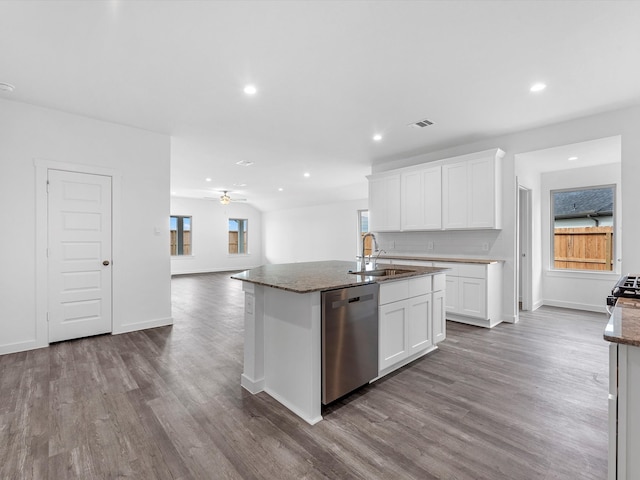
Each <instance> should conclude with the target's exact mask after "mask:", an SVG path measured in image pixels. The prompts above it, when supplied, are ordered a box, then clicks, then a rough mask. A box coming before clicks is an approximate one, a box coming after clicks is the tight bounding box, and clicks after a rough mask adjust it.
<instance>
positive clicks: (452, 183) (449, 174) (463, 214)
mask: <svg viewBox="0 0 640 480" xmlns="http://www.w3.org/2000/svg"><path fill="white" fill-rule="evenodd" d="M467 188H468V186H467V162H460V163H452V164H449V165H443V166H442V227H443V228H445V229H446V228H451V229H455V228H467V203H468V200H467V199H468V197H467Z"/></svg>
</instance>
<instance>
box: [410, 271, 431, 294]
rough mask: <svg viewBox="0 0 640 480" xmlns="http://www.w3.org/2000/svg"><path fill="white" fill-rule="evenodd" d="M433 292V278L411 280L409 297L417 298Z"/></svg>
mask: <svg viewBox="0 0 640 480" xmlns="http://www.w3.org/2000/svg"><path fill="white" fill-rule="evenodd" d="M430 292H431V276H430V275H425V276H424V277H415V278H409V297H417V296H418V295H425V294H427V293H430Z"/></svg>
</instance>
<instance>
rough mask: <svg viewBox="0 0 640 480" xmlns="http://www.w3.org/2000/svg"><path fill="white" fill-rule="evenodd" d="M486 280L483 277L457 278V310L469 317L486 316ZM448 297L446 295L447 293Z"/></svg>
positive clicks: (484, 317)
mask: <svg viewBox="0 0 640 480" xmlns="http://www.w3.org/2000/svg"><path fill="white" fill-rule="evenodd" d="M486 284H487V282H486V280H485V279H483V278H468V277H459V278H458V288H459V289H460V290H459V300H458V301H459V303H458V309H459V310H458V311H459V313H460V314H462V315H468V316H470V317H478V318H483V319H486V318H487V295H486V290H487V287H486ZM447 297H448V295H447Z"/></svg>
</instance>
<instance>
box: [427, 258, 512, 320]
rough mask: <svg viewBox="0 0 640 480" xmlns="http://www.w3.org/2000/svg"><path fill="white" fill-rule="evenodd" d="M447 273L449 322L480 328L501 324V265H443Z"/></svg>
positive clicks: (437, 265) (437, 264) (438, 264)
mask: <svg viewBox="0 0 640 480" xmlns="http://www.w3.org/2000/svg"><path fill="white" fill-rule="evenodd" d="M434 266H436V267H442V268H448V269H449V270H448V271H447V272H446V276H447V286H446V292H447V295H446V306H445V308H446V316H447V319H448V320H454V321H456V322H461V323H468V324H471V325H477V326H480V327H494V326H496V325H497V324H499V323H500V322H502V318H501V305H502V296H501V292H502V288H501V283H502V272H501V269H502V264H501V263H497V262H496V263H491V264H477V263H476V264H472V263H441V262H435V263H434Z"/></svg>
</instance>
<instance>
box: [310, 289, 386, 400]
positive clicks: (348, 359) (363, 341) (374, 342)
mask: <svg viewBox="0 0 640 480" xmlns="http://www.w3.org/2000/svg"><path fill="white" fill-rule="evenodd" d="M377 376H378V284H377V283H370V284H367V285H358V286H356V287H349V288H342V289H339V290H329V291H326V292H322V403H323V404H324V405H326V404H328V403H331V402H333V401H334V400H336V399H338V398H340V397H342V396H343V395H346V394H347V393H349V392H350V391H352V390H354V389H356V388H358V387H360V386H362V385H365V384H367V383H369V382H370V381H371V380H373V379H374V378H376V377H377Z"/></svg>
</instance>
